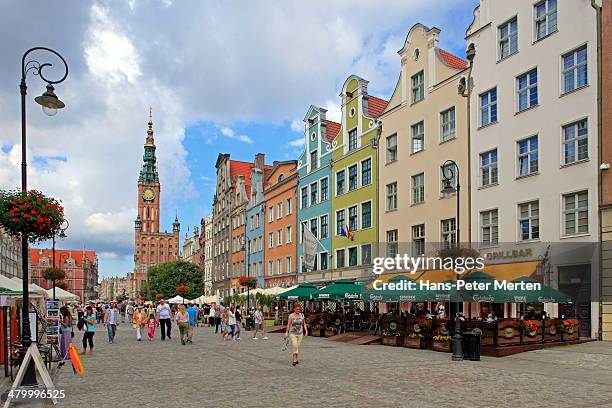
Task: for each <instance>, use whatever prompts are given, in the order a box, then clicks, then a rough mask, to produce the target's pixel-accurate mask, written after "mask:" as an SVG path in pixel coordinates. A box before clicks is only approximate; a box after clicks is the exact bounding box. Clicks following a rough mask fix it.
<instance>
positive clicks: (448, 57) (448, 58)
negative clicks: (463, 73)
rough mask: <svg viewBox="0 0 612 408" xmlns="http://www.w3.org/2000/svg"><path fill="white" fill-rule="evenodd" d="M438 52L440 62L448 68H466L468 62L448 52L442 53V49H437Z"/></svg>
mask: <svg viewBox="0 0 612 408" xmlns="http://www.w3.org/2000/svg"><path fill="white" fill-rule="evenodd" d="M438 52H439V53H440V57H441V58H442V61H444V63H445V64H446V65H448V66H449V67H451V68H455V69H464V68H467V66H468V62H467V61H466V60H464V59H461V58H459V57H457V56H456V55H453V54H451V53H450V52H447V51H444V50H443V49H442V48H438Z"/></svg>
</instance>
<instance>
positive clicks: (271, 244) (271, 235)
mask: <svg viewBox="0 0 612 408" xmlns="http://www.w3.org/2000/svg"><path fill="white" fill-rule="evenodd" d="M272 247H274V233H273V232H268V248H272Z"/></svg>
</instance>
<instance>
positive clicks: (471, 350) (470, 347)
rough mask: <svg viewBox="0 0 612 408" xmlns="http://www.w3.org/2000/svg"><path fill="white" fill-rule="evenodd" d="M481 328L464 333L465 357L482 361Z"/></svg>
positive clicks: (465, 358)
mask: <svg viewBox="0 0 612 408" xmlns="http://www.w3.org/2000/svg"><path fill="white" fill-rule="evenodd" d="M480 334H481V332H480V330H472V331H469V332H464V333H463V359H464V360H470V361H480Z"/></svg>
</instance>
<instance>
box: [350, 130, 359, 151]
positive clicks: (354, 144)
mask: <svg viewBox="0 0 612 408" xmlns="http://www.w3.org/2000/svg"><path fill="white" fill-rule="evenodd" d="M348 149H349V152H352V151H353V150H355V149H357V128H355V129H353V130H349V132H348Z"/></svg>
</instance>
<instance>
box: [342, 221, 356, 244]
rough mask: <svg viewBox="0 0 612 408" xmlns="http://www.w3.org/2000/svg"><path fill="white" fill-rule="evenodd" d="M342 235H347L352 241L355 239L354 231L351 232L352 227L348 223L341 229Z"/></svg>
mask: <svg viewBox="0 0 612 408" xmlns="http://www.w3.org/2000/svg"><path fill="white" fill-rule="evenodd" d="M340 235H341V236H343V237H347V238H348V239H350V240H351V241H352V240H353V233H352V232H351V229H350V228H349V226H348V224H344V226H343V227H342V231H340Z"/></svg>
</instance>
